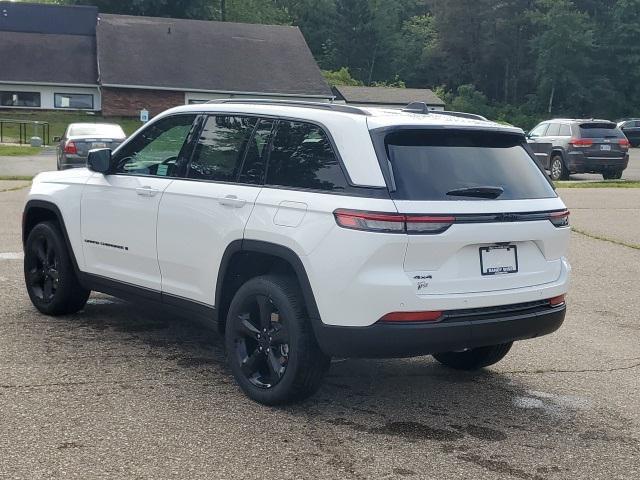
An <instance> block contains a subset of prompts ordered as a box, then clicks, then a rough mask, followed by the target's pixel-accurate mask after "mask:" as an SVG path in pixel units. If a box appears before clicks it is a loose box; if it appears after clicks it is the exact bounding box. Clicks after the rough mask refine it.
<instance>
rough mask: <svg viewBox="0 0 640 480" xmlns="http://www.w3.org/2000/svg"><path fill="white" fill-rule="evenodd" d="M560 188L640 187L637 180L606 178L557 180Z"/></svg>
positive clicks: (639, 182)
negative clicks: (585, 180) (596, 179)
mask: <svg viewBox="0 0 640 480" xmlns="http://www.w3.org/2000/svg"><path fill="white" fill-rule="evenodd" d="M555 185H556V187H558V188H640V181H637V180H604V181H599V182H570V181H564V182H555Z"/></svg>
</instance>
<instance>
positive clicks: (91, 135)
mask: <svg viewBox="0 0 640 480" xmlns="http://www.w3.org/2000/svg"><path fill="white" fill-rule="evenodd" d="M126 137H127V136H126V135H125V133H124V131H123V130H122V127H121V126H120V125H117V124H115V123H72V124H70V125H69V126H68V127H67V129H66V130H65V132H64V135H63V136H62V137H56V138H54V139H53V140H54V141H55V142H58V147H57V153H58V170H63V169H65V168H72V167H84V166H85V164H86V162H87V155H88V153H89V150H91V149H93V148H110V149H112V150H113V149H114V148H116V147H117V146H118V145H120V144H121V143H122V142H123V141H124V139H125V138H126Z"/></svg>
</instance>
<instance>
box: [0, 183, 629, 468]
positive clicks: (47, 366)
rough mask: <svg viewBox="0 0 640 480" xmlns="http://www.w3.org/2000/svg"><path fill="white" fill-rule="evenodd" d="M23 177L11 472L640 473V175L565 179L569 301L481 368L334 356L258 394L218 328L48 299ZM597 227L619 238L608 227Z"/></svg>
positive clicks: (10, 256) (4, 416)
mask: <svg viewBox="0 0 640 480" xmlns="http://www.w3.org/2000/svg"><path fill="white" fill-rule="evenodd" d="M26 185H27V182H0V219H2V220H1V223H0V225H1V226H0V419H1V420H2V428H0V478H11V479H13V478H21V479H22V478H24V479H37V478H47V479H49V478H64V479H68V478H81V479H89V478H140V479H146V478H154V479H156V478H184V479H197V478H220V479H227V478H245V479H248V478H283V479H285V478H310V479H311V478H314V479H315V478H318V479H336V478H345V479H367V478H381V479H383V478H388V479H392V478H393V479H398V478H425V479H428V478H442V479H453V478H461V479H503V478H504V479H525V480H528V479H533V480H542V479H569V478H571V479H631V478H640V396H639V395H638V392H640V380H639V378H640V377H639V375H638V373H639V371H640V315H639V314H638V312H639V311H640V296H639V295H638V280H639V279H640V250H638V249H637V248H633V247H632V246H624V245H621V244H617V243H613V242H619V243H626V244H629V245H634V244H635V245H638V244H640V189H598V190H596V189H577V190H563V191H561V192H560V193H561V195H562V196H563V197H564V198H565V201H566V202H567V203H568V204H569V206H570V207H571V209H572V210H573V216H572V221H573V224H574V226H575V227H576V228H577V229H578V230H580V231H583V232H585V234H580V233H573V234H572V245H571V262H572V264H573V267H574V276H573V285H572V290H571V293H570V295H569V297H568V302H569V313H568V315H567V319H566V322H565V325H564V326H563V327H562V329H561V330H560V331H558V332H557V333H556V334H554V335H551V336H548V337H543V338H540V339H536V340H532V341H528V342H521V343H519V344H516V345H515V347H514V349H513V350H512V351H511V353H510V354H509V355H508V356H507V358H506V359H505V360H504V361H503V362H501V363H499V364H497V365H495V366H493V367H491V368H490V369H488V370H486V371H485V372H482V373H476V374H469V373H459V372H453V371H451V370H448V369H446V368H444V367H442V366H440V365H439V364H437V363H436V362H435V361H434V360H432V359H431V358H430V357H421V358H416V359H410V360H384V361H367V360H346V361H336V362H334V364H333V365H332V368H331V371H330V373H329V375H328V378H327V379H326V382H325V385H324V387H323V388H322V389H321V390H320V392H319V393H318V394H317V395H316V396H314V397H313V398H311V399H310V400H308V401H306V402H305V403H303V404H300V405H296V406H292V407H287V408H267V407H263V406H260V405H257V404H255V403H253V402H251V401H250V400H248V399H247V398H246V397H245V396H244V395H243V394H242V393H241V392H240V391H239V390H238V388H237V387H236V386H235V384H234V382H233V379H232V378H231V376H230V374H229V372H228V371H227V370H226V368H225V365H224V352H223V348H222V343H221V340H220V338H219V337H218V336H217V334H215V333H214V332H212V331H210V330H208V329H206V328H204V327H202V326H201V325H198V324H194V323H191V322H190V321H189V320H188V319H183V318H176V317H171V316H168V315H167V314H165V313H163V312H157V311H152V310H148V309H146V308H145V307H143V306H140V305H134V304H130V303H125V302H121V301H118V300H116V299H113V298H111V297H107V296H105V295H101V294H98V295H93V296H92V297H91V299H90V300H89V303H88V305H87V306H86V308H85V309H84V311H82V312H80V313H78V314H76V315H72V316H67V317H59V318H48V317H44V316H42V315H39V314H38V313H36V311H35V309H34V308H33V307H32V306H31V304H30V303H29V300H28V298H27V295H26V292H25V290H24V288H23V282H22V278H21V276H22V273H21V272H22V262H21V255H20V252H21V242H20V235H19V230H20V216H21V209H22V204H23V201H24V197H25V195H26V192H27V190H26V188H21V187H23V186H26ZM588 235H591V236H600V237H606V238H609V239H610V240H612V241H613V242H612V241H607V240H598V239H595V238H592V237H590V236H588Z"/></svg>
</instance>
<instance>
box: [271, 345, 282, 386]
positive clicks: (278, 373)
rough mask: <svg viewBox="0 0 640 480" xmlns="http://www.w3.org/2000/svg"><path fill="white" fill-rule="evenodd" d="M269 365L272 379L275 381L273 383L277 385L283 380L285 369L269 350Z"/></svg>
mask: <svg viewBox="0 0 640 480" xmlns="http://www.w3.org/2000/svg"><path fill="white" fill-rule="evenodd" d="M267 365H268V366H269V374H270V377H271V379H272V380H273V383H277V382H278V381H279V380H280V378H282V374H283V373H284V367H283V366H282V364H281V363H280V360H278V357H276V355H275V353H273V351H272V350H271V349H269V352H268V354H267Z"/></svg>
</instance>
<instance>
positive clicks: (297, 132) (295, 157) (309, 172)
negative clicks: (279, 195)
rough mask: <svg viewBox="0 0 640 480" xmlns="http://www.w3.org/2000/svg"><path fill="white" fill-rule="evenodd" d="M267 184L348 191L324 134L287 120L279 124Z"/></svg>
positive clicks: (315, 128)
mask: <svg viewBox="0 0 640 480" xmlns="http://www.w3.org/2000/svg"><path fill="white" fill-rule="evenodd" d="M267 184H269V185H282V186H286V187H296V188H313V189H316V190H334V191H341V190H345V189H346V188H347V182H346V179H345V177H344V173H343V172H342V169H341V168H340V163H339V161H338V158H337V157H336V155H335V153H334V152H333V148H332V147H331V142H329V139H328V138H327V136H326V135H325V133H324V131H323V130H322V129H321V128H320V127H318V126H316V125H312V124H309V123H303V122H292V121H284V120H283V121H280V122H278V126H277V130H276V134H275V137H274V139H273V148H272V151H271V154H270V156H269V166H268V171H267Z"/></svg>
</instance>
